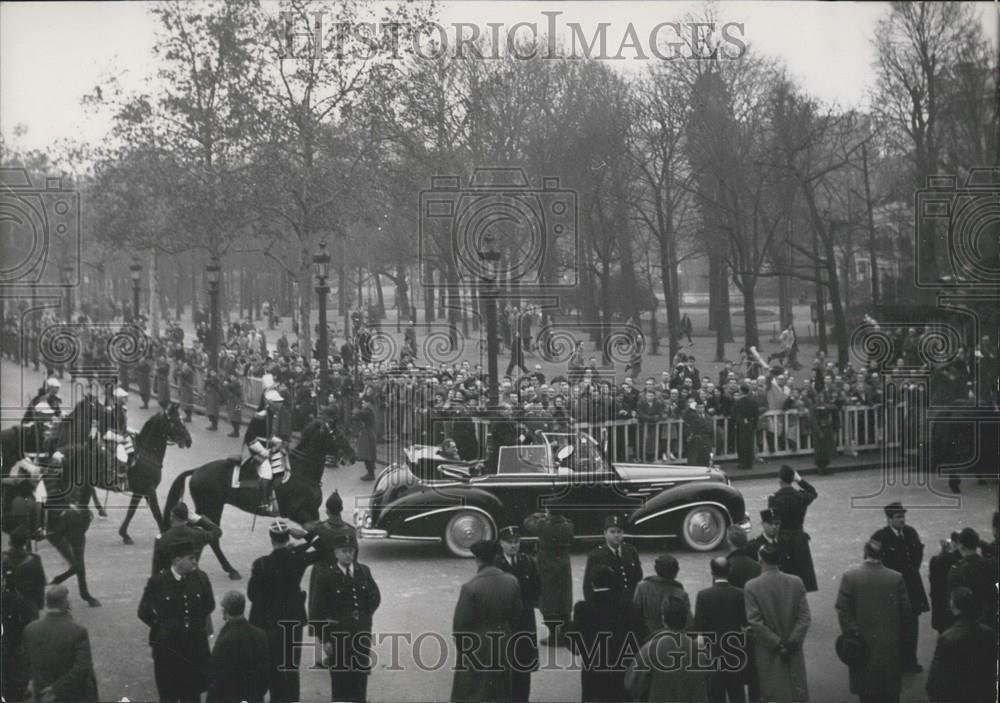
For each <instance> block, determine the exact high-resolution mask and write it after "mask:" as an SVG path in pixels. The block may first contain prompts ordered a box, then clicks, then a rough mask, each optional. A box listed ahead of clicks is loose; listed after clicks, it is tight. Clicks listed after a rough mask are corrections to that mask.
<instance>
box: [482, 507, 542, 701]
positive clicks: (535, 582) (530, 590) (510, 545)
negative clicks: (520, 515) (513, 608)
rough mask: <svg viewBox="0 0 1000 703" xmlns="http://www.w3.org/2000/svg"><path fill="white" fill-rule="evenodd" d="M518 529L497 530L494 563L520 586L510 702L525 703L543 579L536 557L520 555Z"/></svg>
mask: <svg viewBox="0 0 1000 703" xmlns="http://www.w3.org/2000/svg"><path fill="white" fill-rule="evenodd" d="M520 547H521V532H520V530H518V528H517V527H514V526H511V527H505V528H503V529H502V530H500V554H497V557H496V559H495V560H494V562H493V564H494V565H495V566H496V567H497V568H498V569H500V570H501V571H506V572H507V573H508V574H513V575H514V576H516V577H517V583H518V585H520V587H521V614H520V616H518V618H517V619H516V620H515V622H514V631H513V633H512V634H511V636H512V637H513V638H514V643H515V644H514V648H513V652H512V654H513V660H512V661H511V669H512V671H511V682H510V699H511V701H512V703H527V700H528V696H529V695H530V694H531V672H532V671H537V670H538V635H537V630H536V629H535V608H537V607H538V599H539V597H540V596H541V593H542V581H541V578H540V577H539V575H538V567H537V566H536V565H535V560H534V559H532V558H531V557H530V556H528V555H527V554H520V553H519V551H520Z"/></svg>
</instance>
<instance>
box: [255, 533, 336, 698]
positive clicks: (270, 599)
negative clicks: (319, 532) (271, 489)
mask: <svg viewBox="0 0 1000 703" xmlns="http://www.w3.org/2000/svg"><path fill="white" fill-rule="evenodd" d="M268 535H269V536H270V538H271V553H270V554H267V555H265V556H262V557H260V558H259V559H257V560H256V561H254V563H253V569H252V571H251V574H250V583H248V584H247V597H248V598H249V599H250V602H251V604H252V605H251V606H250V624H251V625H256V626H257V627H259V628H261V629H262V630H264V632H265V634H266V635H267V642H268V652H269V662H270V669H271V671H270V684H269V689H270V692H271V700H272V701H274V703H293V702H294V701H298V700H301V698H300V696H299V653H300V649H299V647H297V646H296V644H297V643H300V642H301V641H302V639H303V638H302V628H303V627H304V626H305V624H306V608H305V598H306V594H305V592H304V591H303V590H302V587H301V583H302V575H303V574H304V573H305V570H306V569H307V568H308V567H309V566H311V565H313V564H315V563H316V561H318V560H319V557H320V553H319V552H318V551H316V550H314V549H312V548H311V547H312V546H313V545H310V544H308V543H307V544H294V545H293V544H292V541H291V540H292V537H295V538H298V539H303V538H305V537H306V536H307V533H306V532H305V531H303V530H299V529H297V528H295V527H293V526H291V525H289V524H288V523H287V522H285V521H284V520H282V519H280V518H279V519H278V520H275V521H274V523H273V524H272V525H271V528H270V529H269V530H268Z"/></svg>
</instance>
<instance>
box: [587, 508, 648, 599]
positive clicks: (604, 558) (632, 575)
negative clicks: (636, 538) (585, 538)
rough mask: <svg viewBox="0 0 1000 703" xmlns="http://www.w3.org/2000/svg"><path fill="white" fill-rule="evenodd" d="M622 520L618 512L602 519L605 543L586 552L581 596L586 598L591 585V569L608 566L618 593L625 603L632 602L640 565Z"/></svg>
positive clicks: (638, 578)
mask: <svg viewBox="0 0 1000 703" xmlns="http://www.w3.org/2000/svg"><path fill="white" fill-rule="evenodd" d="M624 525H625V521H624V520H623V519H622V517H621V516H620V515H608V516H607V517H605V518H604V544H602V545H601V546H599V547H595V548H594V549H593V550H591V552H590V554H588V555H587V566H586V568H585V569H584V572H583V595H584V597H585V598H586V597H587V595H588V594H589V593H590V590H591V589H592V588H593V572H594V569H596V568H597V567H598V566H607V567H608V568H610V569H611V571H613V572H614V574H615V577H616V578H617V579H618V582H619V591H618V592H619V594H620V595H621V597H622V599H623V600H625V601H626V602H627V603H632V601H633V599H634V597H635V589H636V586H638V585H639V582H640V581H642V564H641V563H639V553H638V552H637V551H636V549H635V547H633V546H632V545H631V544H626V543H625V530H624Z"/></svg>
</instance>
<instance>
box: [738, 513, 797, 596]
mask: <svg viewBox="0 0 1000 703" xmlns="http://www.w3.org/2000/svg"><path fill="white" fill-rule="evenodd" d="M760 530H761V532H760V534H759V535H757V536H756V537H754V538H753V539H752V540H750V542H749V543H748V544H747V554H748V555H752V556H753V558H754V559H755V560H757V561H758V562H759V561H760V557H759V554H760V548H761V547H763V546H764V545H771V546H772V547H774V548H775V549H776V550H777V551H778V564H779V566H780V567H781V570H782V571H784V572H785V573H790V571H789V568H790V566H791V557H790V555H789V552H788V541H787V540H786V539H785V538H783V537H782V535H781V519H780V518H779V517H778V516H777V514H776V513H775V512H774V511H773V510H771V509H770V508H765V509H764V510H761V511H760ZM757 575H758V576H759V575H760V574H757ZM744 583H746V582H744Z"/></svg>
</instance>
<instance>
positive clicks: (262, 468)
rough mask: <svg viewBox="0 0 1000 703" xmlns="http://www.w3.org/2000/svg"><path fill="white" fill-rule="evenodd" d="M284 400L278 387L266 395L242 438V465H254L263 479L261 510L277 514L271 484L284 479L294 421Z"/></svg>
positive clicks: (261, 484)
mask: <svg viewBox="0 0 1000 703" xmlns="http://www.w3.org/2000/svg"><path fill="white" fill-rule="evenodd" d="M284 402H285V399H284V397H283V396H282V395H281V393H280V392H279V391H278V390H277V389H276V388H269V389H267V390H266V391H265V392H264V407H263V408H262V409H261V410H258V411H257V412H256V413H255V414H254V416H253V419H252V420H250V424H249V425H247V432H246V434H245V435H244V436H243V462H244V464H246V463H247V462H252V463H253V464H254V465H255V467H256V470H257V477H258V478H259V479H260V484H259V486H260V488H259V490H260V504H259V506H258V509H259V510H260V511H261V512H262V513H264V514H268V515H277V510H276V508H275V507H273V506H272V505H271V481H272V479H274V478H279V479H280V477H281V474H283V473H284V471H285V464H286V462H287V447H288V442H289V440H290V439H291V434H292V427H291V418H290V417H289V416H288V413H287V412H286V411H285V408H284V407H283V406H284Z"/></svg>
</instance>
